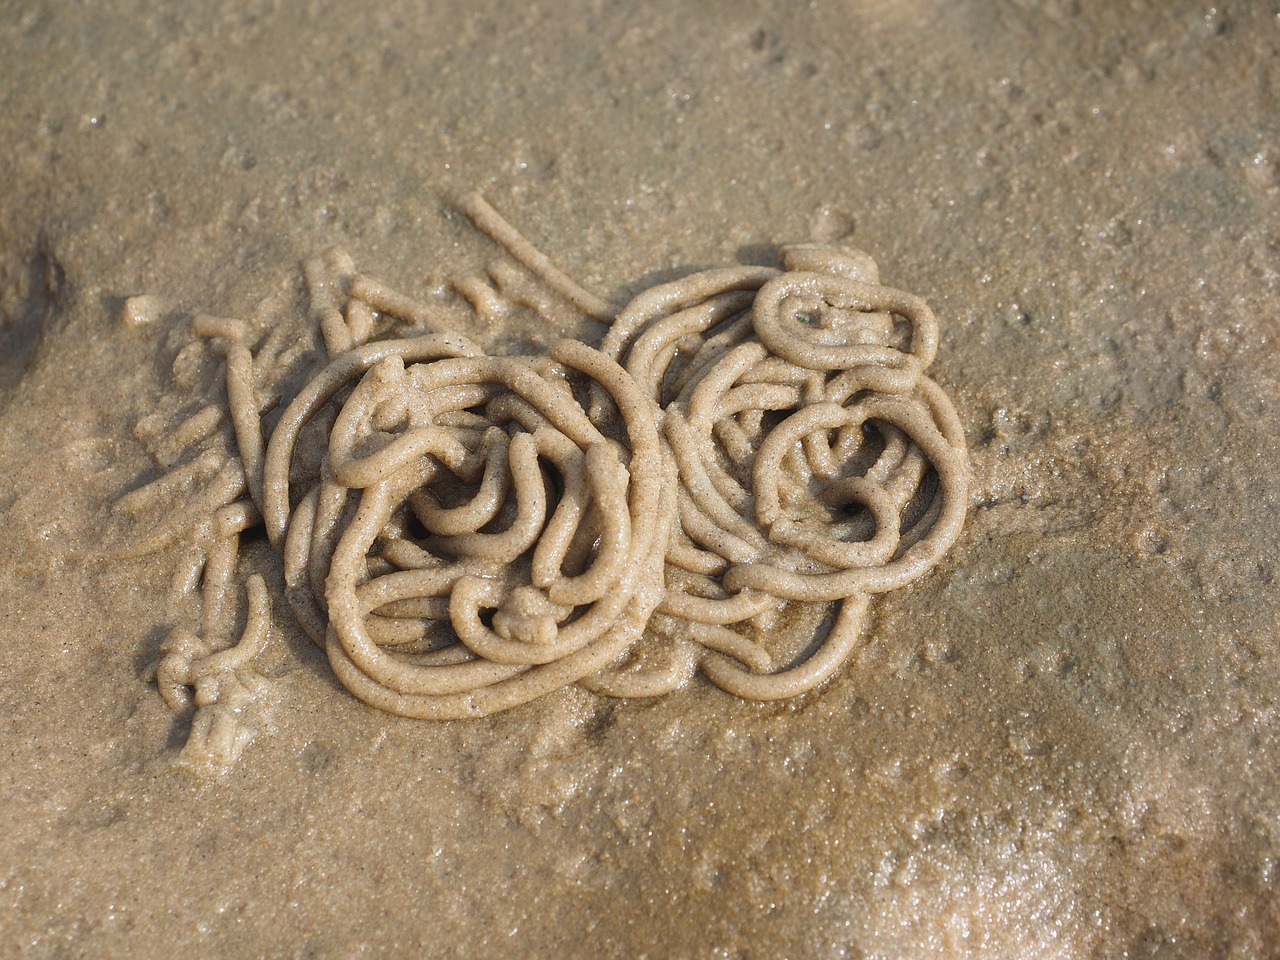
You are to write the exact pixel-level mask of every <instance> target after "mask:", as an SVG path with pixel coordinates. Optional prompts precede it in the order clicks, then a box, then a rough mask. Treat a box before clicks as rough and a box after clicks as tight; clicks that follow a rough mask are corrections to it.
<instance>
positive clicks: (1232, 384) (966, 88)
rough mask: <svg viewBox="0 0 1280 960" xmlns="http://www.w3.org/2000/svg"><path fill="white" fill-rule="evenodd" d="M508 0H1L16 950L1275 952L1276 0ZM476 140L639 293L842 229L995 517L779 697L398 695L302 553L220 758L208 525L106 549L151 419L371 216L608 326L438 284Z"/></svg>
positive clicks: (553, 247) (2, 915) (481, 248)
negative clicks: (325, 601) (188, 596)
mask: <svg viewBox="0 0 1280 960" xmlns="http://www.w3.org/2000/svg"><path fill="white" fill-rule="evenodd" d="M468 7H469V9H468V11H466V12H462V11H450V10H440V11H437V12H423V11H422V10H419V9H418V5H414V4H403V5H398V4H392V5H382V6H379V7H377V8H376V9H374V8H371V7H370V6H369V5H353V4H347V3H345V2H332V3H325V4H315V5H311V6H310V7H309V8H308V12H307V13H306V14H304V13H301V12H297V11H296V10H295V9H294V8H293V7H288V8H281V9H274V10H271V11H267V12H262V13H260V14H257V15H250V14H246V13H244V12H242V11H241V10H240V9H239V7H238V6H237V5H232V4H224V5H219V4H215V3H210V2H202V3H200V4H193V5H187V6H186V7H184V8H183V9H182V10H181V11H179V10H177V9H176V8H175V9H174V10H173V11H171V12H158V11H156V10H152V9H149V8H148V7H147V6H146V5H142V4H117V5H113V8H112V9H111V10H110V11H107V10H99V9H95V8H88V9H77V10H71V9H69V8H65V7H63V6H61V5H54V4H48V5H38V6H24V7H23V8H22V9H19V7H18V5H16V4H8V5H3V6H0V105H2V106H0V134H2V137H0V144H2V146H0V182H4V183H5V184H7V185H9V186H7V187H6V190H5V191H4V192H3V193H2V194H0V520H2V521H3V529H4V531H5V536H4V537H3V538H0V624H3V627H2V628H0V629H2V630H3V637H4V640H5V642H4V644H3V645H2V646H0V707H2V709H3V714H4V716H5V717H6V718H7V721H6V723H5V724H4V725H3V727H0V752H2V753H3V755H4V757H5V760H4V764H3V769H2V770H0V809H3V810H5V812H6V817H5V822H6V826H5V829H4V830H3V831H0V930H3V938H4V942H3V946H0V953H4V954H13V955H18V956H35V957H45V956H49V957H52V956H58V957H63V956H67V957H77V956H86V957H87V956H94V957H110V956H136V955H149V954H155V955H169V954H175V953H178V952H180V951H181V952H194V953H198V954H200V955H210V956H236V955H246V954H248V955H267V956H314V957H346V956H353V955H356V954H358V953H361V952H364V953H369V954H372V955H388V956H420V955H433V956H434V955H438V956H468V957H476V956H509V955H525V954H528V955H541V954H550V953H553V952H559V953H561V954H569V955H574V954H583V953H590V954H593V955H602V956H645V955H648V956H654V957H659V956H690V957H774V956H789V957H841V956H843V957H863V958H870V957H893V956H932V957H964V956H974V957H978V956H981V957H992V956H1036V957H1072V958H1074V957H1112V956H1123V955H1126V951H1127V955H1128V956H1131V957H1162V958H1164V957H1232V958H1237V957H1238V958H1246V957H1266V956H1276V955H1280V946H1278V944H1280V799H1277V797H1280V789H1277V787H1278V786H1280V776H1278V775H1277V773H1276V769H1277V768H1276V758H1277V755H1278V754H1277V751H1278V750H1280V742H1278V740H1277V738H1278V736H1280V734H1278V733H1277V724H1276V719H1277V696H1278V691H1280V589H1278V588H1277V585H1276V582H1275V581H1276V576H1277V572H1278V571H1280V550H1278V548H1277V546H1276V544H1277V542H1280V537H1278V536H1277V533H1278V532H1280V530H1278V529H1277V528H1278V527H1280V523H1278V522H1277V519H1276V509H1277V499H1278V497H1280V482H1278V481H1277V474H1276V463H1277V462H1278V460H1280V413H1277V400H1278V399H1280V356H1278V355H1277V352H1276V342H1277V335H1278V334H1280V236H1278V235H1277V226H1276V225H1277V223H1280V217H1278V213H1280V56H1277V53H1278V52H1280V18H1278V13H1280V11H1277V9H1276V7H1275V5H1274V4H1272V3H1238V4H1220V5H1218V6H1217V7H1216V8H1212V9H1211V8H1209V7H1207V6H1203V5H1197V4H1191V3H1182V2H1169V3H1160V4H1155V3H1150V4H1148V3H1136V2H1135V3H1125V4H1101V3H1096V4H1089V3H1072V2H1067V0H1062V2H1046V3H1043V4H1031V3H1023V2H1008V3H958V4H941V3H932V2H923V0H921V2H906V3H899V4H893V5H888V4H882V5H873V4H869V3H858V2H848V3H843V4H839V3H815V4H812V5H809V6H805V7H802V8H796V9H791V10H787V11H786V12H780V11H779V9H778V7H777V5H775V4H756V3H736V4H730V3H705V4H699V5H696V7H695V5H690V4H679V3H656V4H654V3H650V4H645V5H639V4H631V3H617V4H606V3H587V2H584V3H575V4H572V5H569V6H557V7H555V8H552V7H550V6H531V5H514V4H504V3H493V4H471V5H468ZM570 7H571V8H572V9H571V10H570ZM562 10H563V11H566V12H561V11H562ZM473 189H480V190H483V191H484V192H485V195H486V196H487V197H488V198H489V199H490V200H492V201H493V202H494V203H495V205H497V206H498V207H499V208H500V209H502V210H503V211H504V212H505V213H506V214H507V215H508V216H509V217H510V218H511V219H512V220H514V221H515V222H517V223H518V224H519V225H520V226H521V228H522V229H523V230H524V231H525V233H526V234H527V235H528V236H529V237H530V238H531V239H532V240H534V242H536V243H537V244H538V245H539V247H540V248H541V249H542V250H543V251H544V252H546V253H547V254H548V255H549V256H551V257H552V258H553V259H554V260H555V261H556V262H557V263H558V264H559V265H560V266H562V267H563V268H564V269H565V270H566V271H567V272H569V273H570V274H571V275H573V276H574V277H575V278H576V279H578V280H579V281H581V282H582V283H583V284H584V285H586V286H587V287H588V288H590V289H592V290H595V291H598V292H600V293H601V294H603V295H607V296H609V297H612V298H614V299H617V300H625V299H626V298H627V297H628V296H630V295H632V294H634V293H636V292H638V291H639V290H641V289H643V288H644V287H646V286H648V285H650V284H652V283H654V282H656V281H657V280H662V279H668V278H671V277H675V276H679V275H681V274H683V273H686V272H688V271H690V270H693V269H698V268H701V267H705V266H710V265H715V264H721V263H732V262H752V263H769V262H773V260H774V258H775V257H776V245H777V244H778V243H780V242H783V241H787V240H793V239H797V238H804V237H808V236H820V237H821V236H837V235H840V234H843V233H845V232H846V231H849V230H852V239H853V241H854V242H855V243H856V244H857V245H858V246H860V247H862V248H863V249H866V250H868V251H869V252H870V253H871V254H872V255H873V256H874V257H875V258H876V260H877V261H878V263H879V264H880V270H881V275H882V277H883V278H884V280H885V282H887V283H889V284H892V285H894V286H898V287H901V288H904V289H907V290H910V291H913V292H915V293H918V294H920V295H922V296H924V297H925V298H926V299H927V300H928V301H929V303H930V304H931V306H932V307H933V308H934V310H935V312H936V313H937V314H938V317H939V319H940V321H941V323H942V339H941V345H940V348H939V354H938V360H937V361H936V362H935V364H934V366H933V367H932V368H931V371H930V372H931V374H932V375H933V376H934V377H935V378H936V379H937V380H938V381H939V382H940V383H941V384H942V385H943V386H944V387H945V389H946V390H947V391H948V393H949V394H950V395H951V397H952V398H953V399H954V401H955V404H956V407H957V409H958V410H959V412H960V416H961V419H962V421H963V423H964V425H965V429H966V433H967V437H968V441H969V445H970V449H971V457H972V461H973V467H974V473H975V483H974V492H973V504H972V508H971V514H970V517H969V521H968V525H967V527H966V529H965V532H964V533H963V535H962V536H961V539H960V541H959V542H958V543H957V545H956V547H955V548H954V549H953V550H952V551H951V552H950V554H949V555H948V556H947V558H946V559H945V560H944V561H943V563H942V564H941V565H940V566H939V567H938V568H937V569H935V570H934V571H933V572H931V573H930V574H929V575H928V576H927V577H925V578H924V579H922V580H921V581H919V582H918V583H916V584H915V585H913V586H912V587H911V588H909V589H907V590H904V591H900V592H898V593H894V594H890V595H887V596H885V597H882V598H879V599H877V600H876V601H875V602H874V603H873V605H872V611H871V617H870V619H869V622H868V625H867V631H866V639H865V644H864V646H863V648H862V649H861V651H860V652H859V653H858V654H857V655H856V657H855V659H854V660H853V661H852V662H851V663H849V664H848V665H847V666H846V668H845V669H844V670H843V671H842V672H841V673H840V674H839V675H838V676H837V677H835V678H834V679H833V680H831V681H830V682H829V683H827V684H826V685H825V686H823V687H822V688H820V689H819V690H817V691H815V692H813V693H810V694H807V695H805V696H803V697H801V698H798V699H796V700H794V701H785V702H782V703H777V704H767V705H760V704H752V703H747V702H743V701H739V700H736V699H734V698H730V697H728V696H726V695H724V694H723V693H721V692H720V691H718V690H715V689H714V688H712V687H711V686H710V685H709V684H707V683H705V682H702V681H700V680H698V681H695V682H694V683H693V684H691V685H690V686H689V687H688V688H687V689H686V690H684V691H682V692H680V693H677V694H674V695H672V696H669V697H665V698H661V699H658V700H653V701H615V700H609V699H606V698H600V697H596V696H594V695H591V694H588V693H585V692H583V691H580V690H575V689H569V690H566V691H564V692H563V693H562V694H557V695H553V696H549V697H546V698H543V699H542V700H539V701H537V702H535V703H533V704H530V705H528V706H525V707H522V708H519V709H517V710H515V711H512V712H509V713H505V714H501V715H499V716H495V717H491V718H488V719H486V720H479V721H466V722H452V723H430V722H422V721H413V720H405V719H400V718H396V717H391V716H388V715H386V714H383V713H380V712H378V711H375V710H372V709H370V708H368V707H366V706H365V705H364V704H362V703H360V702H359V701H357V700H356V699H355V698H353V697H352V696H351V695H350V694H348V693H347V692H346V690H344V689H343V688H342V687H341V686H340V685H339V684H338V683H337V681H336V680H335V679H334V678H333V676H332V673H331V671H330V669H329V665H328V663H327V661H326V660H325V658H324V656H323V655H322V653H321V652H320V651H318V650H316V649H315V648H314V647H312V645H311V644H310V642H309V641H308V640H307V639H306V637H305V636H304V635H303V633H302V632H301V630H299V629H298V628H297V626H296V625H295V624H294V623H293V622H292V618H291V615H290V614H289V612H288V608H287V605H285V604H283V603H281V602H277V603H276V604H275V613H274V621H273V624H272V631H271V639H270V643H269V645H268V648H267V653H266V654H265V655H264V658H263V661H262V662H263V670H264V672H265V673H267V674H268V675H269V677H270V678H271V682H272V685H271V690H272V694H271V698H270V700H271V704H270V710H269V711H265V712H264V713H263V717H264V720H263V724H264V726H263V729H262V730H260V731H259V733H258V736H257V737H256V739H255V740H254V742H253V743H252V744H251V745H250V746H249V747H248V748H246V750H245V752H244V754H243V755H242V756H241V758H240V760H239V761H238V762H237V764H236V765H235V766H234V767H233V768H232V769H231V770H230V771H228V772H227V773H225V774H223V775H221V776H218V777H207V776H200V775H197V774H194V773H192V772H191V771H189V770H186V769H184V768H183V767H181V766H180V765H178V764H176V763H175V757H176V756H177V754H178V750H179V748H180V747H181V745H182V743H183V742H184V741H185V739H186V734H187V724H188V723H189V721H188V720H186V719H185V718H184V717H183V716H181V715H175V714H174V713H173V712H172V711H171V710H170V709H169V708H168V707H167V706H166V705H165V704H164V702H163V701H162V700H161V698H160V697H159V696H158V694H157V692H156V688H155V686H154V684H149V683H147V682H145V681H144V680H143V679H142V678H141V677H142V673H143V670H144V668H145V667H146V665H147V664H148V663H150V662H152V661H153V660H154V659H155V657H156V655H157V652H158V649H159V644H160V641H161V639H162V637H163V628H164V624H165V618H166V616H167V615H168V613H167V610H166V603H167V599H166V598H167V596H168V590H169V581H170V577H171V575H172V571H173V568H174V564H175V562H176V555H175V554H174V553H169V554H159V555H155V556H151V557H146V558H140V559H137V560H130V561H111V562H106V561H104V560H103V559H102V556H103V555H104V554H106V553H109V552H110V551H111V548H112V547H113V543H112V542H111V537H112V535H113V534H112V533H111V530H112V527H111V525H110V511H109V504H110V503H111V501H112V500H113V499H114V498H115V497H117V496H119V495H120V494H121V493H122V492H123V491H125V490H128V489H130V488H131V487H134V486H136V485H137V484H138V483H139V482H141V481H142V480H145V479H147V478H149V477H151V476H154V475H155V470H154V467H153V465H152V464H151V462H150V461H149V459H148V458H147V455H146V453H145V452H144V450H143V448H142V446H141V444H139V443H138V441H137V440H136V439H134V432H133V431H134V426H135V424H136V423H137V421H138V420H139V419H140V418H141V417H143V416H145V415H146V414H147V413H148V412H150V411H152V410H154V409H156V408H157V406H158V405H163V404H164V403H166V402H169V401H170V400H171V399H172V390H173V385H172V382H171V379H170V368H171V364H172V361H173V358H174V355H175V353H176V352H177V350H178V349H179V348H180V346H181V344H182V343H184V342H186V340H185V339H184V338H188V337H189V334H188V333H187V326H188V321H189V320H190V318H191V317H192V316H193V315H194V314H196V313H201V312H209V313H213V314H217V315H219V316H233V317H234V316H241V317H243V316H250V315H253V313H254V311H255V310H259V309H262V308H261V307H260V306H259V305H260V304H261V303H262V301H263V300H264V299H267V300H269V301H271V303H272V304H273V306H270V309H281V310H287V309H289V308H290V305H292V304H294V303H295V302H296V301H297V299H298V298H299V296H300V290H301V274H300V270H299V264H300V263H301V262H302V261H303V260H304V259H306V258H308V257H311V256H315V255H316V254H318V253H321V252H323V251H324V250H326V249H329V248H331V247H334V246H341V247H343V248H345V249H347V250H349V251H350V252H351V253H352V255H353V256H354V257H355V259H356V262H357V263H358V264H359V265H360V266H361V267H362V268H363V269H365V270H367V271H368V272H369V273H371V274H373V275H375V276H378V277H382V278H385V279H386V280H388V281H389V282H392V283H394V284H396V285H397V286H399V287H400V288H402V289H404V290H406V292H409V293H412V294H414V295H417V296H420V297H422V298H424V299H428V300H431V302H433V303H437V304H438V306H439V309H440V311H441V313H442V316H448V317H451V318H454V321H455V322H456V324H457V325H458V328H459V329H460V330H461V331H462V332H465V333H467V334H468V335H470V336H472V337H474V338H475V339H477V340H479V341H480V342H481V343H483V344H484V345H486V346H487V347H489V348H490V349H492V350H514V349H525V348H536V347H538V346H541V345H545V344H546V343H548V342H551V341H553V340H554V339H556V338H558V337H560V336H564V335H576V336H580V337H582V338H584V339H587V340H589V341H591V342H595V341H596V340H597V339H598V337H599V335H600V332H601V328H600V327H599V325H596V324H593V323H591V322H588V321H580V320H578V319H576V318H575V316H574V314H573V312H572V311H571V310H566V311H565V313H564V315H563V317H561V318H560V319H559V320H558V321H557V322H556V323H553V324H550V325H546V324H544V325H536V324H533V323H529V322H525V321H523V320H519V319H517V320H516V321H514V322H512V323H509V324H486V323H483V322H480V321H478V320H476V319H475V318H474V314H472V313H470V312H469V311H468V310H467V309H466V308H465V304H463V303H461V302H459V301H458V300H457V299H456V298H450V297H449V296H447V293H445V292H443V291H444V278H447V277H449V276H454V275H457V274H464V273H468V272H470V273H475V272H478V271H480V270H482V269H483V268H484V266H485V265H486V264H487V263H489V262H490V261H491V260H493V259H494V258H495V257H499V256H500V252H499V251H498V249H497V248H496V247H494V245H493V244H492V243H491V242H489V241H488V240H487V239H486V238H485V237H483V236H482V235H481V234H479V233H477V232H476V231H475V230H474V229H473V228H472V227H471V226H470V224H469V223H468V222H467V221H466V219H465V217H462V216H461V215H460V214H459V213H458V212H457V210H456V208H455V206H454V205H453V201H452V198H455V197H457V196H458V195H460V194H461V193H464V192H466V191H469V190H473ZM138 295H150V296H154V297H156V298H159V299H158V301H157V303H158V306H157V308H156V317H155V319H154V320H153V321H152V322H150V323H148V324H144V325H142V326H140V327H138V328H136V329H131V328H128V327H126V326H125V325H123V324H122V323H121V322H120V316H121V311H122V308H123V306H124V303H125V300H126V298H129V297H133V296H138ZM548 326H550V327H551V328H548ZM255 549H256V550H257V551H258V552H257V554H255V557H254V559H255V560H256V561H257V562H260V563H263V564H267V565H269V564H270V562H271V561H270V557H269V554H268V552H267V551H266V550H265V549H264V548H262V547H261V546H259V547H257V548H255ZM275 589H277V591H278V585H277V587H276V588H275ZM277 599H278V598H277Z"/></svg>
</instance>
